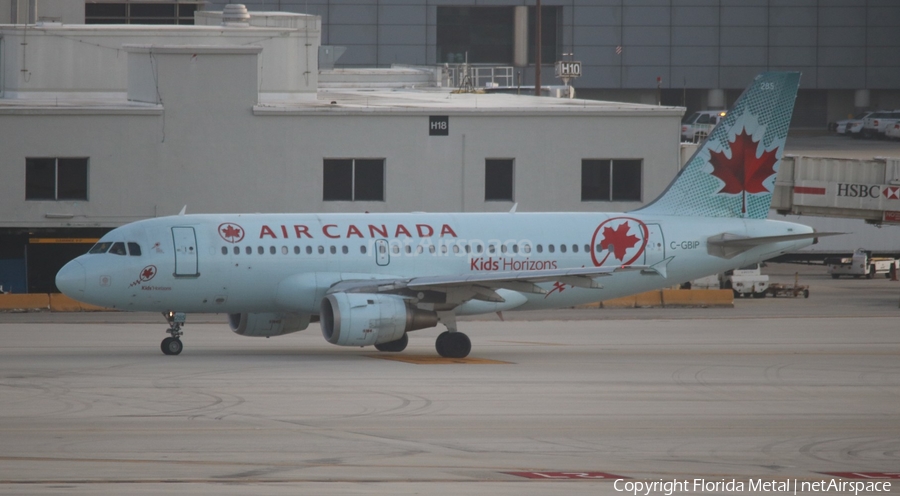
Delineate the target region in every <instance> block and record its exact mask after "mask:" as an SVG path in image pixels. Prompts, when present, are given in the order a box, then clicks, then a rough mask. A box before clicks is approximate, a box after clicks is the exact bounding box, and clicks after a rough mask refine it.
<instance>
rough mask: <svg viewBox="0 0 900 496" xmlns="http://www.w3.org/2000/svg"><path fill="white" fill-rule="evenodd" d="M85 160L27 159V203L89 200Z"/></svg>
mask: <svg viewBox="0 0 900 496" xmlns="http://www.w3.org/2000/svg"><path fill="white" fill-rule="evenodd" d="M87 172H88V159H86V158H26V159H25V199H26V200H87V183H88V181H87Z"/></svg>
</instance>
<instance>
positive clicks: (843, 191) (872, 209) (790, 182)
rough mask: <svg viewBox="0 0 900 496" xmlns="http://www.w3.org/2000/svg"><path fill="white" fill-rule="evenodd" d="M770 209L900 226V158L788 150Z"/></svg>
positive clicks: (781, 212)
mask: <svg viewBox="0 0 900 496" xmlns="http://www.w3.org/2000/svg"><path fill="white" fill-rule="evenodd" d="M771 208H772V209H773V210H776V211H777V212H778V213H780V214H794V215H816V216H822V217H846V218H854V219H865V221H866V222H868V223H871V224H893V225H897V226H900V158H881V157H876V158H874V159H871V160H855V159H836V158H824V157H805V156H796V155H787V156H785V157H784V158H783V159H782V161H781V167H780V169H779V171H778V177H777V179H776V181H775V192H774V194H773V195H772V207H771Z"/></svg>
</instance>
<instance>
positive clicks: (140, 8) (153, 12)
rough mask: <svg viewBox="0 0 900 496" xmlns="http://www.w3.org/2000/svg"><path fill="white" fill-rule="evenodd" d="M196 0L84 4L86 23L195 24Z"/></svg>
mask: <svg viewBox="0 0 900 496" xmlns="http://www.w3.org/2000/svg"><path fill="white" fill-rule="evenodd" d="M200 3H201V2H198V1H196V0H187V1H169V2H165V1H163V2H147V1H124V2H122V1H120V2H103V3H87V2H86V3H85V4H84V23H85V24H194V12H195V11H196V10H198V8H199V6H200Z"/></svg>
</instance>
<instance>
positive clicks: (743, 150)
mask: <svg viewBox="0 0 900 496" xmlns="http://www.w3.org/2000/svg"><path fill="white" fill-rule="evenodd" d="M758 145H759V142H758V141H753V137H752V136H750V135H749V134H747V130H746V129H744V130H743V131H741V134H738V135H735V137H734V141H730V142H729V143H728V146H729V148H731V158H728V157H726V156H725V152H715V151H710V152H709V163H710V164H712V166H713V170H712V175H714V176H716V177H717V178H718V179H720V180H721V181H722V182H723V183H725V184H724V185H723V186H722V189H720V190H719V191H718V193H724V194H732V195H738V194H740V195H743V196H744V198H743V202H742V205H741V208H742V212H745V213H746V211H747V205H746V202H747V198H746V195H747V194H748V193H749V194H759V193H768V192H769V189H768V188H766V186H765V185H764V184H763V183H764V182H765V181H766V180H767V179H769V178H770V177H772V176H773V175H775V163H776V162H777V161H778V158H777V157H776V156H775V154H776V152H777V151H778V148H775V149H773V150H769V151H764V152H763V154H762V155H761V156H760V157H758V158H757V156H756V150H757V148H758Z"/></svg>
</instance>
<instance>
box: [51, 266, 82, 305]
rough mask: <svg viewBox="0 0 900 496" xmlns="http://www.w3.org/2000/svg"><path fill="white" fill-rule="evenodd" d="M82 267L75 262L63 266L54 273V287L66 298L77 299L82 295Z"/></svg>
mask: <svg viewBox="0 0 900 496" xmlns="http://www.w3.org/2000/svg"><path fill="white" fill-rule="evenodd" d="M84 280H85V273H84V265H81V262H79V261H77V260H72V261H71V262H69V263H67V264H65V265H63V268H61V269H59V272H57V273H56V287H57V288H59V290H60V291H62V292H63V294H65V295H66V296H69V297H72V298H75V299H78V297H79V296H83V295H84Z"/></svg>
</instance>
